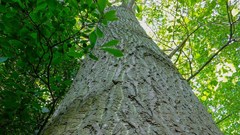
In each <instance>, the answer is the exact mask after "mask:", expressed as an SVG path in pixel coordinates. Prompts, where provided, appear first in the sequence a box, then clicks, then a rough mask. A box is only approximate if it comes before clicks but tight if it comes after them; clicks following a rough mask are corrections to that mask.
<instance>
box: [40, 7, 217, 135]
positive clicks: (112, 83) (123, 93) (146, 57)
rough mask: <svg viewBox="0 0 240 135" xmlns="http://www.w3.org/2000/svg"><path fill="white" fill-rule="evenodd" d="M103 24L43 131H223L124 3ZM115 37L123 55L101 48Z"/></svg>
mask: <svg viewBox="0 0 240 135" xmlns="http://www.w3.org/2000/svg"><path fill="white" fill-rule="evenodd" d="M112 9H115V10H117V15H118V17H119V20H118V21H115V22H111V23H109V25H108V26H107V27H102V30H103V31H104V33H105V37H104V38H103V39H100V40H98V42H97V46H96V47H95V54H96V55H97V56H98V58H99V60H98V61H93V60H90V59H89V58H86V60H84V61H83V63H82V65H81V69H80V70H79V72H78V74H77V76H76V78H75V80H74V82H73V85H72V87H71V89H70V90H69V92H68V93H67V95H66V96H65V98H64V99H63V101H62V102H61V104H60V105H59V107H58V108H57V110H56V111H55V113H54V115H53V116H52V119H51V120H50V121H49V123H48V124H47V126H46V127H45V129H44V132H43V134H45V135H69V134H72V135H128V134H129V135H133V134H134V135H175V134H176V135H178V134H179V135H180V134H181V135H220V134H222V133H221V132H220V131H219V129H218V128H217V127H216V125H215V124H214V122H213V120H212V118H211V116H210V115H209V114H208V113H207V111H206V109H205V108H204V107H203V106H202V104H201V103H200V102H199V101H198V99H197V97H196V96H195V95H194V94H193V92H192V91H191V88H190V86H189V84H188V83H187V82H186V81H185V80H184V79H183V78H182V77H181V75H180V74H179V73H178V71H177V70H176V68H175V67H174V65H173V64H172V63H171V61H170V60H169V59H168V58H167V56H166V55H165V54H164V53H163V52H162V51H161V50H160V49H159V48H158V47H157V45H156V44H155V43H154V42H153V41H152V39H151V38H150V37H149V36H148V35H147V34H146V33H145V31H144V30H143V28H142V27H141V26H140V25H139V22H138V21H137V19H136V18H135V16H134V14H133V13H132V12H130V11H128V10H127V9H125V8H123V7H113V8H112ZM112 39H118V40H120V45H119V46H118V47H119V48H120V49H121V50H123V51H124V57H122V58H116V57H113V56H110V55H108V54H106V53H104V52H103V51H101V50H100V49H99V47H100V45H102V44H103V43H105V42H107V41H110V40H112Z"/></svg>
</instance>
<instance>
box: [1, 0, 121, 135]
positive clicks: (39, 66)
mask: <svg viewBox="0 0 240 135" xmlns="http://www.w3.org/2000/svg"><path fill="white" fill-rule="evenodd" d="M108 4H109V3H108V1H107V0H99V1H97V2H94V1H91V0H89V1H88V0H87V1H76V0H64V1H62V0H59V1H57V0H37V1H36V0H2V1H0V44H1V45H0V74H1V76H0V107H1V108H0V134H13V133H14V134H18V135H20V134H24V135H25V134H33V133H34V132H36V133H37V132H38V131H39V130H41V129H42V127H43V126H44V125H45V124H46V122H47V119H48V118H49V117H50V116H51V114H52V113H53V111H54V108H55V106H56V105H57V103H58V102H59V100H60V99H61V98H62V97H63V95H64V93H65V92H66V90H67V89H68V88H69V86H70V84H71V82H72V80H73V78H74V76H75V74H76V72H77V70H78V69H79V66H78V65H79V60H80V59H81V58H82V57H83V56H85V55H89V56H90V57H92V58H95V59H96V57H95V56H94V54H93V53H92V48H94V45H95V43H96V40H97V38H100V37H102V36H104V33H102V32H101V30H100V29H99V28H98V25H99V24H100V23H103V24H107V23H108V22H109V21H114V20H116V19H117V18H116V16H115V11H108V12H106V13H105V12H104V10H105V8H106V7H107V5H108ZM113 42H115V41H113ZM110 49H111V48H103V50H105V51H107V52H109V53H112V54H113V55H117V56H120V54H121V52H120V51H119V50H117V49H113V48H112V50H110ZM113 51H115V52H113ZM119 53H120V54H119Z"/></svg>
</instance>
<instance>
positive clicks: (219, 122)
mask: <svg viewBox="0 0 240 135" xmlns="http://www.w3.org/2000/svg"><path fill="white" fill-rule="evenodd" d="M232 114H233V113H230V114H228V115H227V116H225V117H224V118H222V119H221V120H219V121H218V122H216V124H219V123H221V122H223V121H224V120H226V119H227V118H228V117H230V116H231V115H232Z"/></svg>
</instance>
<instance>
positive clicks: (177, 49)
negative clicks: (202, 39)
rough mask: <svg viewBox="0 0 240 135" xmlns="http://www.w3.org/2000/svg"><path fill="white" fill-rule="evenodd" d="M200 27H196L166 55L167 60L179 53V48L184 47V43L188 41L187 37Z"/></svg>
mask: <svg viewBox="0 0 240 135" xmlns="http://www.w3.org/2000/svg"><path fill="white" fill-rule="evenodd" d="M200 27H201V26H198V27H197V28H196V29H195V30H194V31H192V32H191V33H190V34H188V36H187V37H186V38H185V39H184V40H183V41H182V42H181V43H180V44H179V45H178V46H177V47H176V48H175V49H174V50H173V51H172V52H171V53H170V54H169V55H168V57H169V58H172V56H173V55H174V54H175V53H176V52H177V51H179V50H180V49H181V48H183V47H184V45H185V43H186V42H187V40H188V39H189V37H190V36H191V35H192V34H193V33H195V32H196V31H197V30H198V29H199V28H200Z"/></svg>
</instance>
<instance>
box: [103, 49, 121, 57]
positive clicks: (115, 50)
mask: <svg viewBox="0 0 240 135" xmlns="http://www.w3.org/2000/svg"><path fill="white" fill-rule="evenodd" d="M101 49H102V50H104V51H106V52H108V53H110V54H112V55H113V56H115V57H122V56H123V53H122V51H120V50H118V49H115V48H101Z"/></svg>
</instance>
